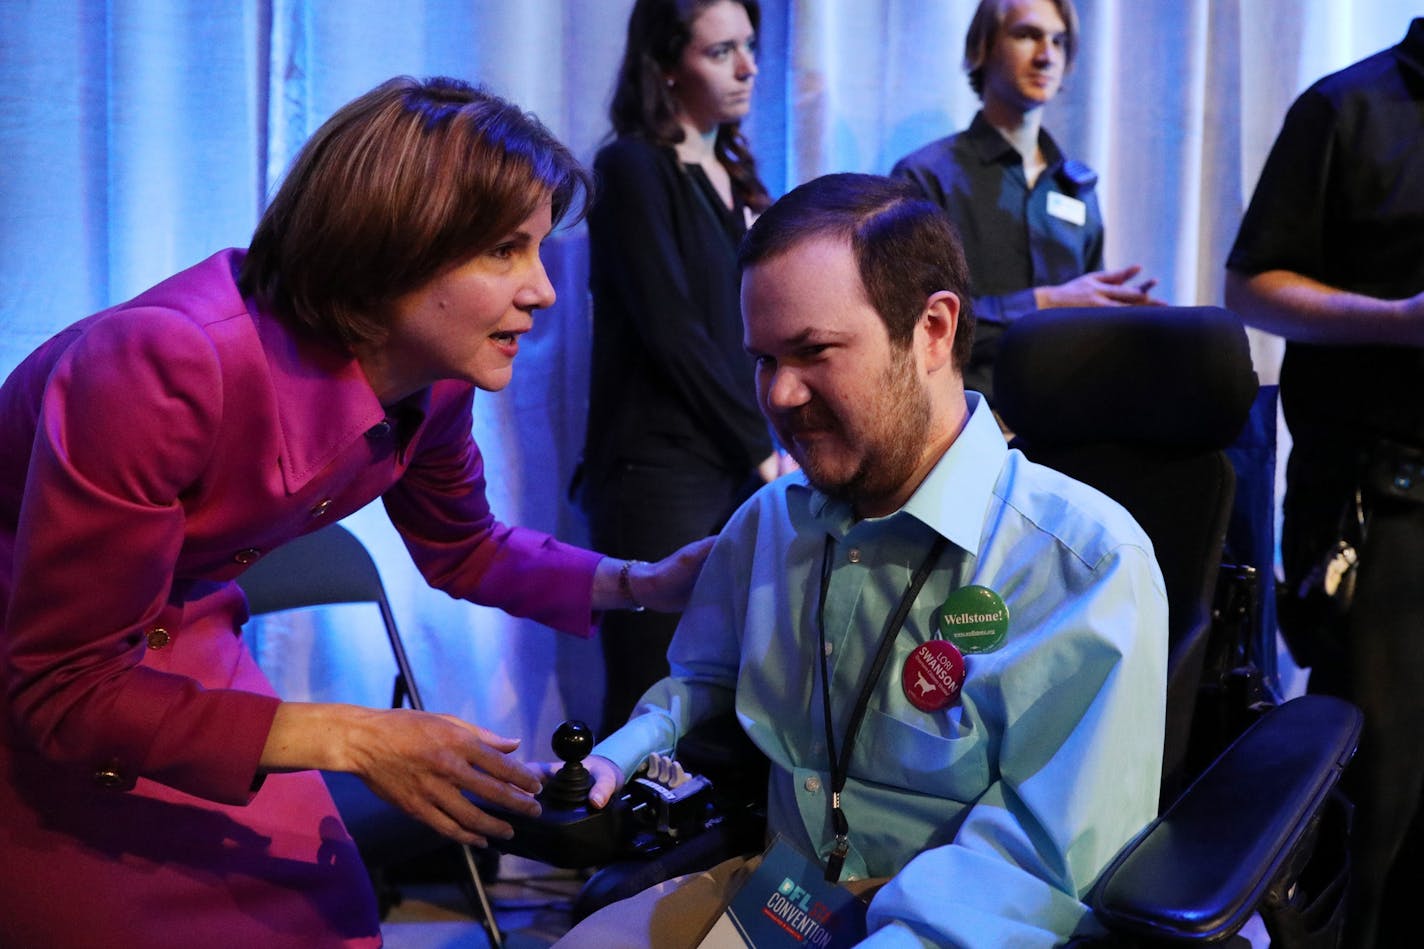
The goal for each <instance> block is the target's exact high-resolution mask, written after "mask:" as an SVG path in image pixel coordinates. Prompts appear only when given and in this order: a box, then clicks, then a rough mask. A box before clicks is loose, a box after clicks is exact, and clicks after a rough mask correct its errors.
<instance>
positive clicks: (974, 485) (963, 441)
mask: <svg viewBox="0 0 1424 949" xmlns="http://www.w3.org/2000/svg"><path fill="white" fill-rule="evenodd" d="M964 396H965V401H966V402H967V404H968V408H969V419H968V421H966V422H965V424H964V428H963V430H962V431H960V433H959V435H958V437H956V438H955V439H954V441H953V442H952V443H951V444H950V446H949V448H948V449H947V450H946V451H945V453H944V454H943V455H941V456H940V459H939V461H937V462H935V466H934V467H933V468H931V469H930V473H929V474H928V475H926V476H925V480H924V481H922V482H921V483H920V486H919V487H918V488H916V489H915V493H914V494H912V495H910V499H909V500H908V501H906V502H905V504H904V506H903V507H901V508H900V510H898V511H895V512H894V513H891V514H887V515H885V516H884V517H882V518H872V520H881V521H884V520H889V519H891V518H898V517H907V516H908V517H913V518H914V519H915V520H917V521H920V522H921V523H922V524H924V525H925V526H926V527H928V528H930V529H931V530H933V531H934V532H935V533H937V534H940V535H941V536H943V537H944V538H946V539H947V540H948V541H949V542H950V543H952V544H954V545H955V546H957V547H959V548H961V549H963V550H965V551H967V552H968V553H970V554H974V555H976V556H977V555H978V553H979V540H980V537H981V535H982V534H983V532H984V517H985V514H986V512H987V511H988V509H989V503H990V501H992V500H993V495H994V485H995V484H996V483H997V482H998V480H999V471H1000V469H1002V468H1003V466H1004V458H1005V456H1006V455H1007V454H1008V451H1009V449H1008V446H1007V445H1006V444H1005V442H1004V436H1003V433H1002V432H1000V431H999V425H998V423H997V422H995V421H994V413H993V412H992V411H990V409H989V404H988V403H987V402H985V401H984V397H983V396H982V395H980V394H979V393H977V392H965V393H964ZM790 487H791V488H799V489H801V490H806V491H810V493H811V499H810V504H809V510H810V512H811V515H812V516H813V517H814V518H815V519H816V520H817V521H818V522H819V523H820V524H821V525H822V526H823V527H824V528H825V530H826V532H827V533H829V534H831V535H832V536H833V537H841V536H843V535H844V534H845V533H846V532H847V531H848V530H849V529H850V528H851V526H852V525H853V524H854V523H855V518H854V516H853V515H852V513H851V509H850V505H849V504H848V503H846V502H845V501H841V500H837V499H835V498H831V497H828V496H826V495H825V494H822V493H821V492H820V491H817V490H816V489H815V488H812V487H811V486H810V485H808V484H804V483H803V484H799V485H791V486H790Z"/></svg>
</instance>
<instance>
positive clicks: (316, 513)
mask: <svg viewBox="0 0 1424 949" xmlns="http://www.w3.org/2000/svg"><path fill="white" fill-rule="evenodd" d="M329 507H331V498H322V499H321V500H320V501H318V502H316V504H314V505H313V506H312V509H311V516H312V517H321V516H322V515H323V514H325V513H326V509H327V508H329Z"/></svg>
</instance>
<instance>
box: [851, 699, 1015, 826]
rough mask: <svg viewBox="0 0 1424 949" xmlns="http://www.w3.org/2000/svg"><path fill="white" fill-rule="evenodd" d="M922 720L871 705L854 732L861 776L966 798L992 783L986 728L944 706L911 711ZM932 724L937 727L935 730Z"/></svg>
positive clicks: (976, 795) (956, 798) (921, 791)
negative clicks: (931, 711)
mask: <svg viewBox="0 0 1424 949" xmlns="http://www.w3.org/2000/svg"><path fill="white" fill-rule="evenodd" d="M912 714H914V715H915V716H916V717H917V718H918V719H919V721H913V720H908V718H907V719H900V718H895V717H894V716H891V715H888V714H886V713H885V712H881V711H877V710H876V709H873V708H872V709H867V710H866V713H865V720H864V721H863V722H862V723H861V726H860V734H859V736H857V738H856V745H857V749H856V750H857V754H856V758H857V759H858V761H857V764H858V765H860V766H863V767H865V768H866V770H865V771H864V772H863V773H859V768H857V772H858V774H857V776H858V777H861V778H863V779H865V780H868V781H874V782H875V783H877V784H888V785H891V786H893V787H898V788H903V789H905V790H907V791H914V792H916V793H919V794H930V795H933V796H934V797H938V798H946V799H949V800H953V801H958V802H960V803H963V804H969V803H972V802H973V801H975V800H978V798H979V797H980V795H982V794H983V793H984V791H985V790H986V789H987V788H988V786H989V750H988V742H987V741H985V735H984V728H983V726H982V724H981V725H977V726H976V725H975V724H974V723H973V722H971V721H966V720H964V719H962V718H961V717H960V716H959V715H951V714H950V711H949V710H947V711H944V712H939V713H935V714H934V715H930V714H928V713H918V712H917V713H912ZM931 729H933V730H931Z"/></svg>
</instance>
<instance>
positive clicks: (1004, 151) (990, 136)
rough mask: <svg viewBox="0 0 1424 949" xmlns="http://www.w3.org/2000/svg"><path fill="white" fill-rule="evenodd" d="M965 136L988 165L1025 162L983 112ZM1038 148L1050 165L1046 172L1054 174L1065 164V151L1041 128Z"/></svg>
mask: <svg viewBox="0 0 1424 949" xmlns="http://www.w3.org/2000/svg"><path fill="white" fill-rule="evenodd" d="M964 134H965V137H966V138H967V139H968V140H969V144H970V145H971V146H973V148H974V153H975V154H976V155H978V156H979V160H980V161H982V162H983V163H984V164H986V165H993V164H999V163H1001V162H1004V161H1006V160H1008V159H1013V160H1014V161H1015V162H1021V161H1022V160H1023V159H1022V157H1021V156H1020V155H1019V153H1018V151H1017V150H1015V149H1014V146H1012V145H1010V144H1009V140H1008V139H1006V138H1004V136H1003V133H1001V132H1000V131H999V130H998V129H996V128H994V126H993V125H991V124H989V120H988V119H986V118H984V113H983V111H982V110H981V111H979V112H976V113H974V121H972V122H970V123H969V128H968V130H967V131H966V132H965V133H964ZM1038 147H1039V150H1040V151H1042V152H1043V160H1044V161H1045V162H1047V163H1048V166H1047V168H1046V169H1045V171H1046V172H1047V173H1049V174H1052V173H1053V172H1054V171H1055V170H1056V169H1057V168H1058V166H1059V165H1060V164H1062V163H1063V151H1062V150H1061V149H1060V148H1059V147H1058V143H1057V142H1055V141H1054V140H1053V136H1052V135H1049V134H1048V131H1047V130H1046V129H1044V128H1043V127H1041V126H1040V127H1039V130H1038Z"/></svg>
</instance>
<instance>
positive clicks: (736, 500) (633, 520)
mask: <svg viewBox="0 0 1424 949" xmlns="http://www.w3.org/2000/svg"><path fill="white" fill-rule="evenodd" d="M754 487H755V485H754V484H752V483H751V482H749V481H748V480H747V479H746V478H744V477H737V476H733V475H731V474H729V473H727V472H725V471H721V470H718V469H715V468H711V467H708V466H698V465H690V464H686V463H680V464H677V465H671V464H669V465H655V464H633V463H622V464H618V465H616V466H615V467H614V469H613V470H612V471H611V472H609V473H608V474H607V475H606V476H605V477H602V478H597V479H594V480H592V481H591V482H589V483H587V484H586V485H585V487H584V495H583V501H584V509H585V511H586V512H587V514H588V518H589V531H590V534H591V535H592V540H593V546H594V549H596V550H598V551H599V552H600V553H603V554H607V555H608V556H610V557H618V558H621V559H629V560H647V561H654V560H660V559H662V558H663V557H666V556H667V555H668V554H671V553H673V552H674V551H676V550H677V549H678V548H680V547H682V546H683V545H684V544H689V543H691V542H692V541H694V540H698V539H699V538H702V537H707V536H708V535H710V534H715V533H716V532H717V531H718V530H720V529H721V528H722V525H723V524H724V523H726V521H727V518H728V517H730V516H731V514H732V512H733V511H735V510H736V509H737V506H738V505H740V504H741V502H742V501H744V500H745V499H746V498H747V497H748V496H749V495H750V493H751V490H752V489H753V488H754ZM679 615H680V614H677V613H654V612H651V611H649V612H645V613H634V612H631V611H628V610H613V611H610V612H608V613H607V614H605V615H604V618H603V624H602V627H601V628H600V630H599V639H600V641H601V642H602V645H603V660H604V670H605V671H604V682H605V686H606V688H605V693H604V702H603V722H602V726H601V728H600V730H599V732H598V735H599V737H602V736H604V735H607V734H608V733H609V732H610V731H612V730H613V729H615V728H617V727H618V726H619V725H622V724H623V723H624V722H626V721H627V720H628V715H629V713H630V712H632V711H633V708H634V706H636V705H637V704H638V699H639V698H640V697H641V696H642V694H643V693H644V692H645V691H647V689H648V687H649V686H651V685H652V684H653V683H655V682H657V681H658V680H659V679H661V678H663V677H664V676H666V675H667V674H668V663H667V649H668V644H669V643H670V642H671V641H672V634H673V631H674V630H675V629H676V628H677V621H678V619H679Z"/></svg>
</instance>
